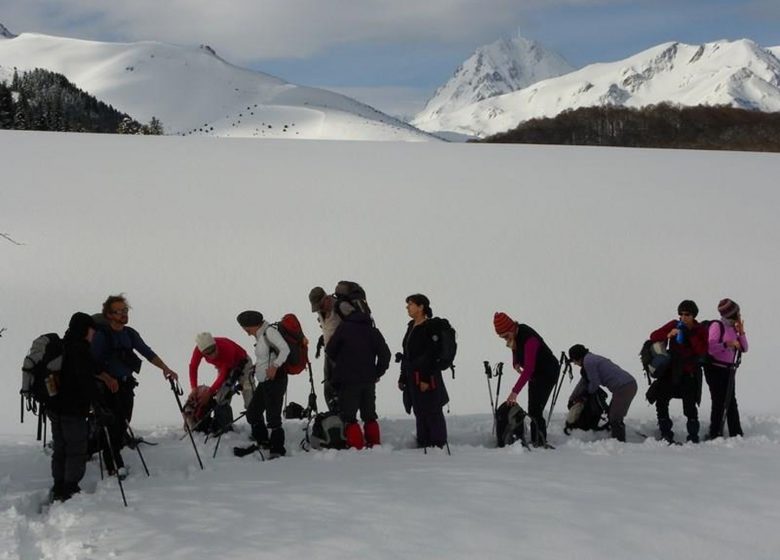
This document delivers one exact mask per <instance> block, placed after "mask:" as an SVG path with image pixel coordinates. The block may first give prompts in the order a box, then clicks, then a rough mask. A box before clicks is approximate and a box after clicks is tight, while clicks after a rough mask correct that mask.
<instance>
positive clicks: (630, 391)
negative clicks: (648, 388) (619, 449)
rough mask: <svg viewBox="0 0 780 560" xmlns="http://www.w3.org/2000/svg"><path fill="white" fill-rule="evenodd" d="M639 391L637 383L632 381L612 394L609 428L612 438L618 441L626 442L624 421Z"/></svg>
mask: <svg viewBox="0 0 780 560" xmlns="http://www.w3.org/2000/svg"><path fill="white" fill-rule="evenodd" d="M637 389H638V387H637V384H636V381H632V382H631V383H629V384H627V385H623V386H622V387H619V388H618V389H617V390H616V391H615V392H614V393H613V394H612V401H611V402H610V404H609V426H610V431H611V434H612V437H613V438H615V439H616V440H618V441H626V425H625V423H624V422H623V420H624V419H625V417H626V414H628V409H629V407H630V406H631V402H632V401H633V400H634V397H635V396H636V392H637Z"/></svg>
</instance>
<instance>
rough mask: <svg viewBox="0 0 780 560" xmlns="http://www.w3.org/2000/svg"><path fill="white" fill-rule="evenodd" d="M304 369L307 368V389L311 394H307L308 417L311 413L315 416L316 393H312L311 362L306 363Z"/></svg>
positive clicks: (312, 374) (312, 376) (312, 375)
mask: <svg viewBox="0 0 780 560" xmlns="http://www.w3.org/2000/svg"><path fill="white" fill-rule="evenodd" d="M306 367H307V368H309V387H310V388H311V392H310V393H309V402H308V405H309V415H311V413H312V412H313V413H314V414H317V393H316V392H315V391H314V373H313V372H312V371H311V362H307V363H306Z"/></svg>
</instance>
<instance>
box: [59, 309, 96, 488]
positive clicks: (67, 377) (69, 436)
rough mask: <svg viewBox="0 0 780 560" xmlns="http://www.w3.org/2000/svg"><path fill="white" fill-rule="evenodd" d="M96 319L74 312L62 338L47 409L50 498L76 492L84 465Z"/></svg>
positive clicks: (93, 397) (93, 394) (93, 377)
mask: <svg viewBox="0 0 780 560" xmlns="http://www.w3.org/2000/svg"><path fill="white" fill-rule="evenodd" d="M94 334H95V322H94V320H93V319H92V317H90V316H89V315H87V314H86V313H75V314H74V315H73V316H72V317H71V319H70V323H69V325H68V330H67V332H66V333H65V337H64V338H63V354H62V370H61V372H60V385H59V390H58V393H57V398H56V402H55V403H54V405H53V406H50V407H49V409H48V414H49V420H50V422H51V434H52V446H53V450H54V453H53V454H52V457H51V474H52V477H53V478H54V486H53V487H52V490H51V498H52V499H53V500H60V501H65V500H67V499H69V498H70V497H71V496H73V494H76V493H78V492H79V491H80V490H81V488H79V482H81V479H82V478H83V477H84V472H85V471H86V465H87V438H88V434H89V429H88V425H87V416H88V415H89V409H90V406H92V405H93V404H94V403H96V402H97V400H98V392H97V381H98V380H97V375H98V374H99V373H100V372H99V370H98V366H97V364H96V363H95V361H94V360H93V359H92V353H91V351H90V341H91V340H92V336H93V335H94Z"/></svg>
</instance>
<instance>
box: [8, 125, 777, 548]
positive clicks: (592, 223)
mask: <svg viewBox="0 0 780 560" xmlns="http://www.w3.org/2000/svg"><path fill="white" fill-rule="evenodd" d="M779 172H780V157H778V156H776V155H772V154H750V153H739V154H736V153H722V152H711V153H706V152H688V151H665V150H626V149H597V148H595V149H594V148H565V147H538V146H484V145H451V144H444V143H427V144H417V145H413V144H408V143H407V144H405V143H397V144H396V143H387V144H367V143H365V144H364V143H356V142H289V141H287V142H285V141H265V142H252V141H248V140H230V139H206V138H170V137H163V138H149V137H113V136H97V135H70V134H67V135H66V134H53V133H25V132H0V233H5V234H8V235H9V236H11V237H12V238H13V239H15V240H16V241H18V242H21V243H24V244H23V245H14V244H12V243H11V242H10V241H7V240H6V239H5V238H0V263H2V266H0V287H1V288H2V289H0V328H6V329H7V330H6V331H5V332H4V333H3V336H2V338H0V371H2V372H3V374H2V375H3V382H4V383H5V384H6V387H7V390H6V391H3V392H2V394H0V558H25V559H28V558H36V559H37V558H128V559H129V558H149V557H158V556H164V557H167V558H174V559H176V558H192V557H204V558H205V557H211V556H214V555H219V556H221V557H224V558H238V559H242V558H247V557H261V558H265V557H268V558H293V557H296V558H299V557H301V556H302V555H306V556H312V555H316V556H317V557H321V558H336V557H338V558H357V557H366V556H369V557H371V558H378V559H384V558H388V559H389V558H398V557H420V558H448V559H452V558H474V557H485V558H490V557H496V556H498V555H499V554H513V555H517V556H519V557H522V558H564V557H565V558H572V557H575V558H639V559H645V558H647V559H655V558H664V559H669V558H680V559H691V558H702V559H704V558H707V559H712V558H749V559H764V558H766V559H770V558H776V557H777V550H778V548H780V536H778V534H777V526H778V521H780V519H779V518H780V514H779V513H778V512H780V509H779V508H778V507H777V503H778V499H780V488H778V486H779V483H778V482H777V478H776V476H775V474H776V472H777V471H778V467H779V466H780V465H778V463H779V462H780V448H779V446H778V444H779V443H780V418H779V417H778V413H777V400H778V397H777V395H778V387H780V383H779V382H778V376H777V375H776V374H777V365H776V358H775V355H776V348H777V344H776V340H775V334H776V331H777V329H776V317H777V312H778V309H779V306H778V303H780V292H779V291H778V290H777V288H776V286H775V282H774V279H775V278H777V275H778V269H779V268H780V267H779V265H778V260H777V256H776V255H777V252H778V251H777V249H778V247H780V228H778V226H777V219H776V213H777V209H778V208H780V192H779V191H778V190H777V188H776V178H777V176H778V173H779ZM345 278H346V279H356V280H359V281H361V283H362V284H363V286H364V287H365V288H366V290H367V292H368V297H369V301H370V302H371V305H372V308H373V310H374V317H375V319H376V323H377V326H378V327H379V328H380V329H381V330H382V331H383V332H384V334H385V336H386V338H387V339H388V341H389V343H390V346H391V348H392V349H393V351H397V350H400V348H399V347H400V340H401V337H402V334H403V332H404V328H405V324H406V321H407V317H406V314H405V311H404V298H405V296H407V295H409V294H411V293H414V292H418V291H420V292H423V293H426V294H427V295H429V296H430V298H431V300H432V305H433V308H434V311H435V312H436V313H437V314H441V315H442V316H445V317H448V318H449V319H450V320H451V321H452V323H453V324H454V326H455V327H456V329H457V330H458V336H459V353H458V358H457V366H458V367H457V374H456V379H455V380H452V379H449V378H448V388H449V390H450V395H451V406H450V408H451V413H450V415H449V416H448V422H449V426H450V431H451V434H450V441H451V444H452V456H451V457H449V456H446V455H445V454H443V453H440V452H436V453H430V454H428V455H424V454H422V452H420V451H417V450H413V449H411V448H410V447H411V445H412V442H413V423H412V422H411V421H410V420H408V419H406V418H404V417H403V413H402V407H401V403H400V395H399V392H398V391H397V389H396V388H395V377H396V375H397V369H396V368H395V366H393V367H392V368H391V370H390V372H388V374H387V376H386V378H385V379H383V380H382V381H381V383H380V385H379V388H378V409H379V413H380V415H381V416H382V418H383V419H382V421H381V423H382V427H383V431H384V445H383V446H382V447H381V448H378V449H374V450H371V451H366V452H359V453H349V452H317V453H308V454H306V453H303V452H300V451H298V450H297V448H296V444H297V441H298V440H299V439H300V437H301V432H300V430H299V426H298V423H297V422H288V423H287V428H288V430H287V438H288V445H289V447H290V448H291V449H292V450H293V453H292V454H291V456H289V457H286V458H283V459H279V460H277V461H271V462H266V463H261V462H260V461H259V460H258V459H256V458H245V459H237V458H234V457H232V456H231V455H230V453H229V452H230V447H231V446H232V445H236V444H238V443H239V442H244V441H246V434H245V430H246V427H245V425H242V426H241V429H242V433H241V434H233V435H231V436H229V437H228V438H226V440H225V441H223V442H222V445H221V447H220V453H219V454H218V455H217V458H216V459H211V451H212V449H213V447H212V446H213V444H212V443H209V444H207V445H205V446H204V445H203V444H202V443H199V445H200V446H201V447H200V449H201V454H202V456H203V457H204V463H205V466H206V470H205V472H201V471H200V470H199V469H198V467H197V464H196V462H195V458H194V454H193V452H192V449H191V447H190V444H189V442H188V441H186V440H184V441H181V440H180V439H179V438H180V436H181V434H182V432H181V430H180V429H179V425H180V421H179V419H178V418H177V416H178V412H177V409H176V405H175V402H174V400H173V396H172V395H171V394H170V391H169V390H167V388H166V385H165V384H164V383H163V381H162V379H161V376H160V374H159V372H158V371H157V370H156V369H155V368H154V367H153V366H151V365H149V364H146V365H144V368H143V370H142V373H141V375H140V382H141V385H140V387H139V391H138V396H137V400H136V411H135V415H134V424H135V427H136V431H138V432H139V433H141V434H142V435H144V436H145V437H147V438H149V439H151V440H154V441H156V442H158V443H159V445H158V446H155V447H148V448H144V452H145V454H146V458H147V461H148V463H149V465H150V467H151V471H152V476H151V477H150V478H147V477H146V476H145V475H144V473H143V471H142V470H141V468H140V464H139V463H138V459H137V457H134V456H133V455H132V454H131V453H130V451H129V450H126V451H125V453H126V457H127V459H128V463H129V464H130V466H131V469H132V472H131V476H130V478H129V479H128V480H127V484H126V489H127V494H128V501H129V504H130V507H129V508H127V509H125V508H124V507H123V506H122V503H121V498H120V496H119V492H118V488H117V487H116V482H115V481H108V480H106V481H102V482H100V481H99V480H98V479H99V475H98V471H97V465H96V464H94V463H93V464H91V465H90V466H89V467H88V475H87V478H86V479H85V481H84V490H85V491H84V493H83V495H81V496H78V497H76V498H74V499H73V500H72V501H70V502H68V503H66V504H56V505H54V506H52V507H51V508H50V509H49V510H48V511H42V512H39V503H40V501H41V498H42V496H43V495H44V494H45V491H46V490H47V488H48V487H49V485H50V481H49V479H48V475H47V473H48V466H47V462H48V457H47V456H46V455H45V454H44V453H43V452H42V451H41V449H40V444H39V443H36V442H35V441H34V423H33V422H32V420H33V418H32V417H30V416H27V418H26V421H25V423H24V424H19V409H18V406H19V402H18V393H17V390H18V386H19V377H20V376H19V367H20V364H21V361H22V358H23V356H24V353H25V352H26V351H27V349H28V347H29V344H30V341H31V340H32V339H33V338H34V337H35V336H36V335H38V334H40V333H43V332H50V331H59V332H62V331H63V330H64V327H65V325H66V324H67V320H68V318H69V317H70V315H71V313H72V312H73V311H76V310H84V311H89V312H94V311H97V310H98V309H99V305H100V302H101V301H102V300H103V299H104V298H105V296H106V295H108V294H109V293H116V292H125V293H126V294H127V296H128V298H129V300H130V303H131V305H132V306H133V309H132V311H131V316H130V321H131V325H133V326H135V327H136V328H137V329H139V331H140V332H141V333H142V335H143V336H144V338H145V339H146V340H147V342H149V343H150V345H151V346H152V347H153V348H154V349H155V350H156V351H157V352H158V353H159V354H160V355H161V356H162V357H163V358H164V359H165V360H166V362H168V363H169V365H171V366H172V367H173V368H174V369H175V370H177V371H178V372H179V373H180V374H181V375H182V376H183V377H184V378H186V372H187V363H188V360H189V355H190V352H191V350H192V347H193V342H194V335H195V334H196V333H197V332H199V331H202V330H210V331H212V332H213V333H214V334H215V335H223V336H228V337H231V338H233V339H235V340H236V341H238V342H239V343H241V344H244V345H245V346H246V347H247V348H248V349H249V348H250V344H249V340H248V339H247V337H246V336H245V335H244V334H243V333H242V331H241V330H240V328H239V327H238V325H237V324H236V323H235V320H234V318H235V315H236V314H237V313H238V312H239V311H241V310H243V309H246V308H257V309H259V310H261V311H262V312H263V313H264V314H265V315H266V316H267V317H269V318H272V319H273V318H277V317H280V316H281V315H282V314H283V313H284V312H288V311H291V312H294V313H296V314H297V315H298V316H299V317H300V318H301V320H302V322H303V326H304V329H305V331H306V332H307V333H308V334H309V337H310V338H311V339H315V338H316V336H317V327H316V322H315V320H314V316H313V314H311V312H310V310H309V305H308V300H307V294H308V291H309V289H310V288H311V287H312V286H314V285H317V284H322V285H323V286H325V287H326V288H329V289H332V287H333V286H335V284H336V282H337V281H338V280H340V279H345ZM722 297H731V298H733V299H735V300H736V301H738V302H739V304H740V305H741V306H742V309H743V311H744V316H745V322H746V328H747V332H748V337H749V338H750V343H751V348H750V352H749V353H747V354H746V355H745V356H744V360H743V365H742V367H741V369H740V371H739V374H738V385H737V394H738V397H739V403H740V408H741V410H742V414H743V423H744V429H745V433H746V437H745V438H744V439H737V440H728V441H723V440H719V441H715V442H710V443H705V444H701V445H699V446H693V445H685V446H680V447H667V446H665V445H662V444H660V443H657V442H655V441H652V440H651V441H646V442H642V441H640V439H641V438H639V437H638V436H637V435H636V434H635V432H634V430H639V431H641V432H644V433H650V434H652V432H653V427H654V423H653V420H652V419H653V411H652V409H651V408H650V407H649V406H648V405H647V404H646V403H645V402H644V401H643V399H642V398H641V395H640V396H638V397H637V401H636V402H635V403H634V405H633V407H632V409H631V411H630V412H629V416H628V419H627V423H628V426H629V434H630V436H629V437H630V438H631V439H632V440H633V441H631V442H629V443H627V444H617V443H615V442H611V441H595V440H599V439H600V438H601V437H603V436H594V435H590V434H589V435H584V434H579V435H577V436H575V437H572V438H567V437H566V436H564V435H563V434H562V432H561V424H562V416H561V414H562V409H563V402H564V401H565V398H566V397H567V396H568V393H569V391H570V388H571V386H570V385H569V384H568V382H566V383H565V384H564V388H563V391H562V400H561V403H559V405H558V408H557V410H558V411H559V413H557V414H556V416H555V417H554V419H553V426H552V428H551V440H552V443H553V444H554V445H556V447H558V449H556V450H549V451H547V450H544V451H539V450H538V451H532V452H526V451H523V450H522V448H519V447H518V448H510V449H505V450H496V449H493V448H492V440H491V435H490V431H491V420H490V417H489V416H488V415H487V414H486V412H487V411H488V410H489V400H488V395H487V394H486V391H487V385H486V381H485V377H484V375H483V374H482V371H483V369H482V361H483V360H490V361H491V362H496V361H499V360H503V361H508V359H509V354H508V351H507V350H506V349H505V348H503V347H502V345H501V341H500V340H499V339H498V338H497V337H496V336H495V334H494V333H493V329H492V315H493V312H494V311H496V310H498V309H501V310H504V311H506V312H507V313H509V314H510V315H512V316H513V317H514V318H515V319H517V320H520V321H524V322H527V323H529V324H530V325H532V326H534V327H535V328H536V329H537V330H539V331H540V333H541V334H542V335H543V336H544V337H545V338H546V340H547V341H548V343H549V344H550V346H551V347H552V348H553V350H554V351H556V352H559V351H560V350H562V349H565V348H568V347H569V346H570V345H571V344H573V343H575V342H581V343H584V344H586V345H587V346H589V347H590V348H591V349H592V350H593V351H595V352H597V353H600V354H604V355H607V356H609V357H611V358H612V359H613V360H614V361H616V362H617V363H618V364H621V365H622V366H624V367H625V368H626V369H628V370H630V371H632V372H633V373H634V374H635V375H636V376H637V377H639V373H640V372H639V363H638V358H637V353H638V351H639V347H640V346H641V344H642V341H643V340H644V339H645V337H646V336H647V334H648V333H649V332H650V331H651V330H652V329H654V328H656V327H657V326H659V325H660V324H662V323H663V322H665V321H667V320H669V319H670V318H672V317H674V316H675V311H676V306H677V303H678V302H679V301H680V300H681V299H684V298H693V299H695V300H696V301H697V302H698V303H699V306H700V308H701V309H702V313H701V318H713V317H714V316H715V307H716V304H717V301H718V300H719V299H721V298H722ZM314 365H315V372H316V375H317V380H318V381H319V379H320V378H321V373H320V369H321V363H320V362H319V361H317V362H315V364H314ZM508 369H509V368H507V370H508ZM201 378H202V379H204V380H206V381H210V380H212V379H213V372H212V371H210V370H209V369H208V368H207V366H206V365H205V364H204V367H202V368H201ZM513 381H514V375H513V374H512V375H508V378H507V379H505V380H504V383H503V386H502V398H504V397H505V396H506V392H507V391H508V390H509V386H510V385H511V383H512V382H513ZM185 386H186V383H185ZM645 386H646V385H645V382H644V381H643V380H640V391H641V392H644V388H645ZM493 387H494V389H495V385H494V386H493ZM318 389H319V385H318ZM306 394H307V382H306V379H305V378H298V379H293V380H292V381H291V383H290V392H289V398H290V399H291V400H297V401H299V402H300V401H303V400H304V399H305V396H306ZM525 399H526V397H525V395H522V396H521V399H520V401H521V402H522V403H525ZM320 400H321V397H320ZM238 407H239V405H238V403H237V402H234V409H235V410H236V412H238V411H239V410H238ZM700 412H701V416H702V420H703V422H702V424H703V430H704V429H706V426H707V424H708V422H707V418H708V414H709V404H708V395H707V392H706V388H705V391H704V402H703V404H702V407H701V411H700ZM672 414H673V417H674V418H675V421H676V427H677V429H678V434H679V433H680V427H681V410H680V404H679V402H678V401H673V405H672Z"/></svg>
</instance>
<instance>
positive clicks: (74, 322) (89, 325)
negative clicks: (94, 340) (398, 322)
mask: <svg viewBox="0 0 780 560" xmlns="http://www.w3.org/2000/svg"><path fill="white" fill-rule="evenodd" d="M94 328H95V320H94V319H93V318H92V317H91V316H89V315H87V314H86V313H82V312H80V311H79V312H77V313H74V314H73V316H72V317H71V318H70V322H69V323H68V334H69V335H70V336H72V337H75V338H84V337H85V336H87V331H88V330H89V329H94Z"/></svg>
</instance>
